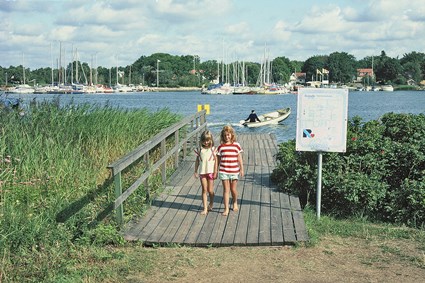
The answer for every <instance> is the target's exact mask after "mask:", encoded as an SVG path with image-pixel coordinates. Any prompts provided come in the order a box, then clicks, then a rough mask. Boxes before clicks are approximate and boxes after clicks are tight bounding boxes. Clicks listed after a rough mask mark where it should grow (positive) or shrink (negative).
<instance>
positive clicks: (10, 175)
mask: <svg viewBox="0 0 425 283" xmlns="http://www.w3.org/2000/svg"><path fill="white" fill-rule="evenodd" d="M1 111H2V113H1V115H0V117H1V118H0V235H1V241H0V253H1V259H0V261H1V269H0V281H3V280H4V281H5V282H24V281H34V282H40V281H51V282H58V281H57V277H58V276H59V277H60V276H65V275H70V274H72V273H73V272H72V270H74V264H75V263H78V262H79V261H80V258H81V256H83V257H84V255H85V254H86V251H87V250H88V251H89V253H91V251H95V250H96V248H95V246H99V247H100V246H102V245H104V244H121V243H123V241H122V239H121V237H120V235H119V234H118V232H117V229H116V228H115V224H114V221H113V220H112V218H111V213H110V212H111V209H110V203H111V200H112V198H113V188H112V186H111V183H112V182H111V178H110V172H109V171H108V169H107V168H106V166H107V165H108V164H110V163H111V162H112V161H114V160H116V159H118V158H119V157H121V156H123V155H124V154H125V153H127V152H129V151H130V150H132V149H134V148H135V147H137V146H138V145H139V144H141V143H143V142H144V141H146V140H148V139H149V137H151V136H153V135H155V134H156V133H158V132H159V131H160V130H162V129H163V128H166V127H168V126H170V125H171V124H174V123H175V122H177V121H178V120H179V119H180V118H181V117H179V116H178V115H176V114H172V113H170V112H169V111H168V110H167V109H164V110H160V111H158V112H150V111H148V110H146V109H141V110H136V111H124V110H121V109H116V108H113V107H110V106H108V105H104V106H90V105H75V104H73V103H70V104H69V105H63V106H60V102H59V100H55V101H53V102H33V103H32V104H31V105H27V106H25V109H23V111H11V110H7V109H2V110H1ZM134 199H136V201H134ZM143 201H144V193H143V192H140V193H139V194H135V196H133V201H132V200H129V203H131V202H132V203H133V206H134V207H132V208H131V209H130V210H129V211H138V213H142V212H143V209H144V207H145V205H146V204H144V202H143ZM94 253H95V254H97V252H94ZM86 260H90V259H89V258H85V259H82V261H83V262H85V261H86ZM77 277H80V275H77ZM71 278H72V276H71ZM71 281H72V280H71ZM77 281H78V280H77Z"/></svg>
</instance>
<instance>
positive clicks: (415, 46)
mask: <svg viewBox="0 0 425 283" xmlns="http://www.w3.org/2000/svg"><path fill="white" fill-rule="evenodd" d="M422 2H423V1H422V0H409V1H407V0H398V1H386V0H352V1H350V2H348V1H347V2H344V1H340V0H327V1H321V2H320V5H319V4H317V1H313V0H305V1H303V2H299V3H296V2H286V1H274V0H264V1H257V0H231V1H230V0H143V1H139V0H114V1H112V0H110V1H106V0H105V1H101V0H97V1H94V0H88V1H87V0H73V1H48V0H39V1H0V37H1V38H2V40H3V44H2V45H1V46H0V66H8V65H17V64H19V63H20V60H21V59H20V57H21V53H22V52H24V53H25V54H28V61H29V62H28V64H29V65H30V66H32V67H43V66H47V65H50V64H49V63H46V59H45V57H46V55H45V54H37V52H44V53H46V49H47V47H46V46H49V45H50V44H54V46H56V45H58V42H59V41H62V42H63V44H64V46H66V48H68V49H69V48H70V46H71V44H73V45H74V46H78V49H79V51H81V54H86V55H85V56H84V57H90V56H91V55H90V54H94V53H97V54H99V58H98V59H99V65H103V66H112V65H115V62H111V58H115V57H116V54H119V57H120V60H119V61H120V65H127V64H131V63H132V62H134V60H136V59H138V58H139V57H140V56H142V55H150V54H152V53H156V52H163V53H170V54H172V55H190V54H196V55H199V56H200V57H201V58H202V60H209V59H218V58H221V57H222V56H223V46H224V48H225V53H226V54H228V56H229V57H230V56H232V57H238V58H240V59H241V60H251V61H259V59H261V56H262V54H263V51H264V45H265V44H267V46H268V47H269V49H270V51H271V53H272V54H273V55H274V56H285V57H287V58H289V59H292V60H306V59H307V58H309V57H311V56H313V55H317V54H330V53H332V52H334V51H344V52H347V53H349V54H353V55H354V56H356V57H357V58H362V57H364V56H370V55H371V53H372V54H373V53H378V54H379V53H380V51H381V50H385V52H386V53H387V54H388V55H389V56H394V57H395V56H399V55H402V54H403V53H406V52H411V51H418V52H424V51H425V50H424V49H425V37H424V35H425V8H424V7H425V6H424V5H423V3H422ZM423 6H424V7H423ZM54 48H56V49H57V47H54ZM67 52H68V53H70V52H71V51H69V50H67ZM400 52H402V53H400ZM47 57H48V56H47ZM31 58H35V59H34V60H32V59H31Z"/></svg>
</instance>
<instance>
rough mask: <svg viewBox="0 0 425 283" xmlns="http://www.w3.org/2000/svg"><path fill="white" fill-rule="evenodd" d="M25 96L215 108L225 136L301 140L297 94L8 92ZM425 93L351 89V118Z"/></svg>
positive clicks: (403, 105)
mask: <svg viewBox="0 0 425 283" xmlns="http://www.w3.org/2000/svg"><path fill="white" fill-rule="evenodd" d="M7 97H9V98H19V99H21V100H22V105H23V107H25V105H26V104H28V103H30V102H31V101H32V100H33V99H34V98H35V99H36V100H37V101H43V100H52V99H55V98H59V101H60V103H62V104H67V103H71V102H72V103H76V104H85V103H88V104H96V105H106V104H107V105H110V106H113V107H118V108H123V109H139V108H147V109H149V110H151V111H157V110H159V109H163V108H167V109H169V110H170V111H171V112H174V113H178V114H181V115H183V116H187V115H191V114H193V113H194V112H196V111H197V109H198V106H199V105H200V106H204V105H209V108H210V114H209V115H207V120H208V127H209V128H210V130H211V131H212V132H213V133H219V132H220V130H221V128H222V127H223V126H224V125H227V124H231V125H232V126H233V127H234V128H235V130H236V132H237V133H274V134H275V135H276V139H277V142H284V141H287V140H290V139H294V138H295V134H296V117H297V95H295V94H282V95H202V94H200V92H198V91H183V92H131V93H111V94H105V93H103V94H101V93H98V94H66V95H57V94H8V95H7ZM424 105H425V92H424V91H393V92H385V91H376V92H374V91H350V92H349V95H348V117H349V118H350V117H353V116H359V117H361V118H362V119H363V120H364V121H368V120H373V119H378V118H379V117H380V116H382V115H383V114H385V113H388V112H394V113H412V114H419V113H424ZM286 107H290V108H291V115H289V117H288V118H287V119H286V120H285V121H283V122H282V123H280V124H276V125H267V126H264V127H258V128H248V127H244V126H242V125H241V124H240V123H239V121H240V120H242V119H246V118H247V117H248V115H249V114H250V112H251V110H253V109H255V111H256V112H257V113H268V112H270V111H274V110H275V109H279V108H286Z"/></svg>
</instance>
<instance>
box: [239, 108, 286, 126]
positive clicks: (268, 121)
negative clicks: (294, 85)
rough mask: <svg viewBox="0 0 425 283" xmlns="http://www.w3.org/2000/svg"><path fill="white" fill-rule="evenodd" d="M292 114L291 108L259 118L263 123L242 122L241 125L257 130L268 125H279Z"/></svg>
mask: <svg viewBox="0 0 425 283" xmlns="http://www.w3.org/2000/svg"><path fill="white" fill-rule="evenodd" d="M290 114H291V108H283V109H279V110H276V111H273V112H269V113H266V114H262V115H259V116H258V119H260V121H261V122H245V121H244V120H242V121H241V124H242V125H244V126H246V127H248V128H257V127H262V126H266V125H273V124H279V123H280V122H282V121H283V120H285V119H286V118H288V116H289V115H290Z"/></svg>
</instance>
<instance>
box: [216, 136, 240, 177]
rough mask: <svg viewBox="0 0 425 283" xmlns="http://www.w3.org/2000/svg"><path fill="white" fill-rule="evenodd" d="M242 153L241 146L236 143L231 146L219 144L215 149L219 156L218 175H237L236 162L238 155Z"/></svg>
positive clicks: (237, 166)
mask: <svg viewBox="0 0 425 283" xmlns="http://www.w3.org/2000/svg"><path fill="white" fill-rule="evenodd" d="M241 152H243V149H242V147H241V145H240V144H239V143H237V142H235V143H231V144H225V143H224V144H220V145H219V146H218V148H217V155H218V156H220V167H219V169H218V172H219V173H225V174H239V171H240V167H239V162H238V156H239V154H240V153H241Z"/></svg>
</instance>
